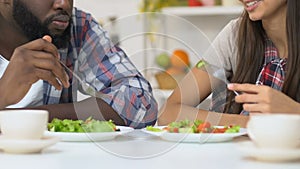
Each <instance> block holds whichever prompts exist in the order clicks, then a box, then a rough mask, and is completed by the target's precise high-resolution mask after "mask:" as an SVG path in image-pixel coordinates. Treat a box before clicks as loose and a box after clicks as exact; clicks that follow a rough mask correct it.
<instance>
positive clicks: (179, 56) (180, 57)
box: [170, 49, 190, 68]
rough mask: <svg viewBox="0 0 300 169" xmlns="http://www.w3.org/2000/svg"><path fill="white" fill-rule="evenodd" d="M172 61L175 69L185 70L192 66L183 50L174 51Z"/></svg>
mask: <svg viewBox="0 0 300 169" xmlns="http://www.w3.org/2000/svg"><path fill="white" fill-rule="evenodd" d="M170 61H171V64H172V66H174V67H179V68H185V67H189V66H190V60H189V56H188V54H187V53H186V52H185V51H184V50H182V49H177V50H174V52H173V53H172V55H171V57H170Z"/></svg>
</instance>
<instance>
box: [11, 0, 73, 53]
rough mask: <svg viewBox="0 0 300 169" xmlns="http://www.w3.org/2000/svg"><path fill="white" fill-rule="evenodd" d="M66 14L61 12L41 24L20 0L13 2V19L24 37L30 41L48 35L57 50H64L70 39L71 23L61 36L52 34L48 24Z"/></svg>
mask: <svg viewBox="0 0 300 169" xmlns="http://www.w3.org/2000/svg"><path fill="white" fill-rule="evenodd" d="M66 14H67V12H65V11H61V12H60V13H58V14H56V15H52V16H50V17H48V18H47V19H46V20H45V21H44V22H43V23H42V22H41V21H40V20H39V19H38V18H37V17H36V16H35V15H34V14H33V13H32V12H31V11H30V10H29V9H28V8H27V7H26V5H25V4H24V3H23V2H21V1H20V0H14V6H13V18H14V19H15V21H16V23H17V24H18V25H19V26H20V28H21V29H22V31H23V32H24V35H25V36H26V37H27V38H28V39H29V40H30V41H32V40H35V39H38V38H42V37H43V36H44V35H50V36H51V37H52V39H53V40H52V43H53V44H54V45H55V46H56V47H57V48H58V49H61V48H66V47H67V46H68V43H69V40H70V38H71V23H72V19H70V21H69V23H70V24H69V26H68V27H67V28H66V30H65V31H64V32H63V33H62V34H54V33H51V31H50V30H49V29H48V26H49V24H50V23H51V22H52V18H53V17H55V16H57V15H66Z"/></svg>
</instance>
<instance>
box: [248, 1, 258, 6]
mask: <svg viewBox="0 0 300 169" xmlns="http://www.w3.org/2000/svg"><path fill="white" fill-rule="evenodd" d="M257 2H258V1H252V2H248V3H247V4H246V5H247V7H250V6H253V5H255V4H256V3H257Z"/></svg>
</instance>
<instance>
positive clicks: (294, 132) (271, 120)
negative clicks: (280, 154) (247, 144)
mask: <svg viewBox="0 0 300 169" xmlns="http://www.w3.org/2000/svg"><path fill="white" fill-rule="evenodd" d="M247 131H248V135H249V137H250V138H251V139H252V140H253V141H254V143H255V144H256V145H257V146H258V147H261V148H274V149H293V148H297V147H298V146H300V132H299V131H300V115H288V114H261V115H260V114H258V115H251V116H250V119H249V122H248V124H247Z"/></svg>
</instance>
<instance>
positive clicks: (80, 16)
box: [72, 7, 93, 24]
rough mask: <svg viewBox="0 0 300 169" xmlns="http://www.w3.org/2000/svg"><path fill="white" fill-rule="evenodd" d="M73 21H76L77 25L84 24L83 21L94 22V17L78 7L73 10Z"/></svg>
mask: <svg viewBox="0 0 300 169" xmlns="http://www.w3.org/2000/svg"><path fill="white" fill-rule="evenodd" d="M72 17H73V21H75V23H77V24H79V23H83V22H82V21H83V20H87V21H92V20H93V18H92V15H91V14H90V13H88V12H85V11H83V10H80V9H78V8H76V7H74V8H73V14H72Z"/></svg>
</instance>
